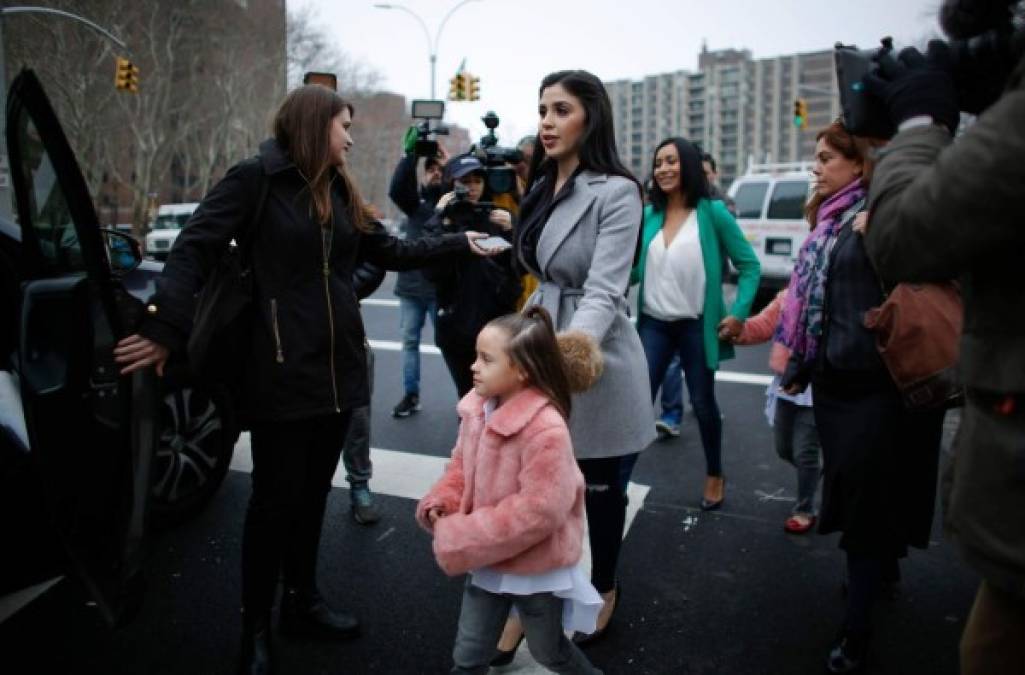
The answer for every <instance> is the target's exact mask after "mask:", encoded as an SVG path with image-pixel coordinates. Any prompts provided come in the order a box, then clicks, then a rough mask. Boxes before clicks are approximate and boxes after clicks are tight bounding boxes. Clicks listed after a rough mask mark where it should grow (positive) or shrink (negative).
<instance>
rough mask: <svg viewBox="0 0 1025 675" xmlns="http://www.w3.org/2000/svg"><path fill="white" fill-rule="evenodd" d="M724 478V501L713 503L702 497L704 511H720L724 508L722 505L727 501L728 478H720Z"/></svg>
mask: <svg viewBox="0 0 1025 675" xmlns="http://www.w3.org/2000/svg"><path fill="white" fill-rule="evenodd" d="M720 478H722V499H720V500H719V501H715V502H713V501H711V500H708V499H705V496H704V495H701V510H702V511H718V510H719V509H720V508H722V503H723V502H724V501H726V476H720Z"/></svg>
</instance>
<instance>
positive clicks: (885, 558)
mask: <svg viewBox="0 0 1025 675" xmlns="http://www.w3.org/2000/svg"><path fill="white" fill-rule="evenodd" d="M871 145H872V144H871V143H870V142H869V141H868V140H866V139H861V138H856V137H854V136H852V135H851V134H850V133H848V132H847V130H846V129H845V128H844V127H843V125H842V124H841V123H840V122H834V123H833V124H832V125H830V126H829V127H827V128H826V129H824V130H822V131H821V132H819V134H818V136H817V146H816V149H815V168H814V170H813V173H814V175H815V194H814V196H813V197H812V199H811V200H809V203H808V205H807V207H806V210H805V213H806V215H807V217H808V220H809V222H810V223H811V224H812V226H813V228H814V229H813V230H812V233H811V235H810V236H809V237H808V239H807V241H806V242H805V243H804V245H803V247H802V249H801V254H800V257H799V260H798V263H797V265H796V266H795V269H794V273H793V277H792V278H791V282H790V286H789V288H788V290H787V295H786V297H785V299H784V304H783V309H782V316H781V321H780V326H779V328H778V332H777V335H776V339H777V340H779V341H780V342H781V343H782V344H783V345H785V346H786V347H787V348H788V349H789V350H790V352H791V354H790V359H789V360H788V362H787V365H786V369H785V370H784V373H783V376H782V378H781V388H782V389H783V391H784V392H785V393H786V394H788V395H791V396H793V395H796V394H798V393H800V392H802V391H804V390H805V389H807V387H808V385H809V384H811V385H812V387H813V388H814V390H815V396H814V401H813V410H814V415H815V424H816V426H817V427H818V432H819V438H820V442H821V445H822V458H823V483H822V509H821V513H820V517H819V532H820V533H821V534H829V533H831V532H841V533H842V536H841V538H840V548H842V549H843V550H844V552H845V553H846V559H847V579H846V588H847V609H846V614H845V617H844V622H843V625H842V627H841V629H840V631H839V634H838V636H837V639H836V642H835V644H834V645H833V647H832V649H831V650H830V653H829V656H828V659H827V667H828V669H829V671H830V672H833V673H851V672H856V671H859V670H861V669H862V668H863V667H864V664H865V657H866V654H867V651H868V644H869V638H870V635H871V628H872V624H871V615H872V609H873V606H874V601H875V597H876V596H877V595H878V594H879V592H880V590H881V589H882V588H883V587H884V586H889V585H892V584H894V583H896V582H897V581H898V579H899V568H898V564H897V561H898V559H900V558H903V557H905V556H907V549H908V546H915V547H919V548H926V547H927V546H928V543H929V533H930V530H931V527H932V515H933V505H934V502H935V493H936V470H937V462H938V459H939V447H940V437H941V433H942V423H943V411H938V412H934V411H928V412H913V411H909V410H907V409H905V407H904V405H903V402H902V400H901V397H900V395H899V393H898V391H897V388H896V386H895V385H894V383H893V380H892V379H891V378H890V375H889V373H888V372H887V370H886V367H885V365H884V364H883V361H882V359H881V357H880V356H879V352H878V351H877V349H876V342H875V336H874V335H873V334H872V333H871V332H870V331H869V330H868V329H867V328H865V326H864V324H863V317H864V315H865V312H866V311H868V310H869V309H871V308H873V307H877V306H878V305H880V304H882V302H883V299H884V290H883V288H882V285H881V284H880V282H879V279H878V277H877V276H876V274H875V271H874V270H873V268H872V265H871V263H870V261H869V259H868V256H867V255H866V253H865V247H864V244H863V242H862V240H861V235H860V234H859V232H858V227H857V224H856V220H857V217H858V214H859V213H860V212H862V211H864V209H865V197H866V192H867V189H868V181H869V178H870V174H871V169H872V158H871V149H872V148H871Z"/></svg>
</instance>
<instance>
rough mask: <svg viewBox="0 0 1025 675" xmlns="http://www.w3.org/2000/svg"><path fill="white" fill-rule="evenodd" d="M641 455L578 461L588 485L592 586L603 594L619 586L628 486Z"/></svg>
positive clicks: (586, 497)
mask: <svg viewBox="0 0 1025 675" xmlns="http://www.w3.org/2000/svg"><path fill="white" fill-rule="evenodd" d="M638 455H639V453H633V454H631V455H623V456H621V457H602V458H600V459H580V460H577V465H578V466H579V467H580V471H581V472H582V473H583V474H584V482H585V483H586V484H587V491H586V493H585V494H584V505H585V508H586V510H587V532H588V540H589V542H590V544H591V583H592V584H593V585H594V587H595V589H596V590H597V591H598V592H599V593H608V592H609V591H611V590H613V589H614V588H615V587H616V567H617V566H618V564H619V550H620V548H621V547H622V544H623V529H624V527H625V526H626V505H627V496H626V486H627V484H628V483H629V482H630V474H631V473H633V468H634V464H636V463H637V457H638Z"/></svg>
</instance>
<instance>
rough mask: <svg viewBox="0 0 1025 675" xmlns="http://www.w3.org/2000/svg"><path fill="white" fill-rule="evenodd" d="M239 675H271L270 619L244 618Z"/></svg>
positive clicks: (263, 616) (260, 617) (272, 670)
mask: <svg viewBox="0 0 1025 675" xmlns="http://www.w3.org/2000/svg"><path fill="white" fill-rule="evenodd" d="M238 672H239V675H270V674H271V673H273V672H274V669H273V667H272V665H271V646H270V617H269V616H267V615H266V614H262V615H260V616H259V617H253V618H251V617H249V616H248V615H244V616H243V621H242V649H241V653H240V655H239V661H238Z"/></svg>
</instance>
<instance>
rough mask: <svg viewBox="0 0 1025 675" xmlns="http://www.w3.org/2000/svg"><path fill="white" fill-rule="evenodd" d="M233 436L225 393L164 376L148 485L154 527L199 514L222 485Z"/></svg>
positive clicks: (229, 406) (158, 527)
mask: <svg viewBox="0 0 1025 675" xmlns="http://www.w3.org/2000/svg"><path fill="white" fill-rule="evenodd" d="M238 435H239V434H238V429H237V426H236V424H235V419H234V413H233V409H232V405H231V401H230V398H229V397H228V396H227V394H226V393H225V392H222V391H217V390H215V389H214V390H211V389H210V388H208V387H204V386H201V385H199V384H196V383H194V382H190V381H189V380H188V379H186V378H176V377H173V376H171V377H167V378H165V385H164V387H163V391H162V402H161V411H160V441H159V444H158V446H157V452H156V456H155V457H154V458H153V477H152V483H151V485H152V487H151V499H150V519H151V523H152V524H153V526H154V527H156V528H157V529H165V528H168V527H172V526H174V525H178V524H180V523H183V522H185V521H187V520H189V519H191V518H193V517H194V516H196V515H198V514H199V512H200V511H202V510H203V508H204V507H205V506H206V505H207V504H208V503H209V502H210V500H211V499H212V498H213V496H214V494H215V493H216V492H217V490H218V488H219V487H220V486H221V483H223V482H224V477H225V476H226V475H227V472H228V467H229V466H230V464H231V456H232V453H233V452H234V448H235V442H236V441H237V440H238Z"/></svg>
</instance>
